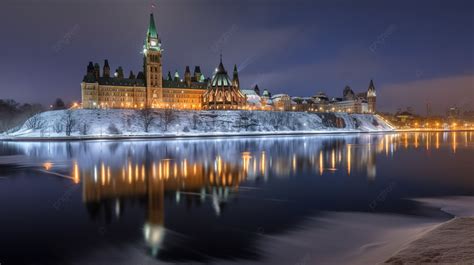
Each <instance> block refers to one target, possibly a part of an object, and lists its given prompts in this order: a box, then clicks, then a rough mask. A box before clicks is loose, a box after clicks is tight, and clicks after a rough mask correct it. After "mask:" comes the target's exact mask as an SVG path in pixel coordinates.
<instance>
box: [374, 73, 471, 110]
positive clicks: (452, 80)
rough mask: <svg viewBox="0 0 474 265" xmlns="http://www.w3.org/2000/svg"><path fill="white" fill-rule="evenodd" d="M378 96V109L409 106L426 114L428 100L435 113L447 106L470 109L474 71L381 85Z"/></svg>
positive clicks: (394, 108)
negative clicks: (472, 72)
mask: <svg viewBox="0 0 474 265" xmlns="http://www.w3.org/2000/svg"><path fill="white" fill-rule="evenodd" d="M377 96H378V106H379V109H381V110H387V111H394V110H396V109H397V108H399V107H407V106H411V107H413V108H414V109H415V111H417V112H418V113H420V114H426V109H425V106H426V103H427V102H430V103H431V106H432V109H433V111H434V112H435V113H438V114H443V113H444V112H445V111H446V109H447V108H448V107H450V106H457V107H461V108H463V109H466V110H467V109H472V108H473V107H474V74H468V75H457V76H448V77H441V78H434V79H425V80H417V81H411V82H405V83H398V84H389V85H382V86H381V87H380V88H379V89H378V94H377Z"/></svg>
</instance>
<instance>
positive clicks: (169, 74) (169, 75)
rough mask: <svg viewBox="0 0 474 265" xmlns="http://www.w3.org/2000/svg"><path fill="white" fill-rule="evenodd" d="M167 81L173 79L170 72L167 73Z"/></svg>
mask: <svg viewBox="0 0 474 265" xmlns="http://www.w3.org/2000/svg"><path fill="white" fill-rule="evenodd" d="M168 81H173V77H171V72H170V71H168Z"/></svg>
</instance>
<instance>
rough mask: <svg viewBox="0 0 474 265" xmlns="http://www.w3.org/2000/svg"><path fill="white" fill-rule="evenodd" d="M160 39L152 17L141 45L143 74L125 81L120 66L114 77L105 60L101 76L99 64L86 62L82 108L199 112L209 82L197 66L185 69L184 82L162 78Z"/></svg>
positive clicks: (169, 77)
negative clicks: (170, 109) (168, 109)
mask: <svg viewBox="0 0 474 265" xmlns="http://www.w3.org/2000/svg"><path fill="white" fill-rule="evenodd" d="M162 55H163V49H162V47H161V40H160V38H159V36H158V33H157V30H156V26H155V21H154V18H153V14H151V15H150V23H149V26H148V31H147V34H146V38H145V42H144V45H143V71H140V72H139V73H138V74H137V75H135V74H134V73H133V72H132V71H131V72H130V74H129V76H128V78H126V77H125V76H124V73H123V69H122V67H118V68H117V70H116V71H115V72H114V74H113V75H111V73H110V66H109V62H108V60H105V62H104V66H103V69H102V73H101V71H100V66H99V64H98V63H95V64H93V63H92V62H90V63H89V65H88V67H87V73H86V75H85V76H84V79H83V81H82V83H81V91H82V107H83V108H87V109H90V108H133V109H140V108H174V109H202V96H203V94H204V92H205V91H206V90H207V85H208V82H209V79H206V78H205V77H204V75H203V74H202V73H201V69H200V67H199V66H196V67H195V69H194V74H193V75H191V71H190V69H189V66H188V67H186V71H185V74H184V79H181V78H180V77H179V74H175V76H174V78H172V77H171V75H170V74H168V78H167V79H164V78H163V70H162V67H163V65H162Z"/></svg>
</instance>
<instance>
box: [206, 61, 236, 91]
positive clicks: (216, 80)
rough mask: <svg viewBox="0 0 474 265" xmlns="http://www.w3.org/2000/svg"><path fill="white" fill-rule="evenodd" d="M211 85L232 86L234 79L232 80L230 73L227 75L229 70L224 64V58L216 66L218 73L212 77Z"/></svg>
mask: <svg viewBox="0 0 474 265" xmlns="http://www.w3.org/2000/svg"><path fill="white" fill-rule="evenodd" d="M211 86H232V81H230V78H229V75H227V71H226V70H225V68H224V65H223V64H222V58H221V62H220V63H219V66H218V67H217V68H216V73H215V74H214V76H213V77H212V81H211Z"/></svg>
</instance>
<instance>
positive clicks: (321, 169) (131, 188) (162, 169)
mask: <svg viewBox="0 0 474 265" xmlns="http://www.w3.org/2000/svg"><path fill="white" fill-rule="evenodd" d="M462 142H464V144H463V143H462ZM472 142H473V137H472V132H454V133H449V134H448V133H441V132H434V133H400V134H385V135H370V134H366V135H358V136H345V137H343V136H341V137H337V136H330V137H329V136H319V137H288V138H278V139H273V138H268V139H267V138H264V139H246V140H238V139H230V140H225V141H224V140H211V141H208V140H206V141H143V142H140V141H138V142H133V141H130V142H89V143H54V144H51V143H48V148H44V146H42V145H44V143H43V144H41V143H38V144H35V143H32V144H29V145H23V146H26V150H25V153H27V154H28V155H29V156H33V157H34V156H36V157H38V158H41V159H44V160H43V161H42V163H43V164H44V165H45V166H44V168H45V169H46V170H54V165H55V163H53V162H54V161H53V162H51V161H52V160H53V158H55V159H58V160H61V159H63V160H64V159H65V158H70V161H72V165H71V172H70V174H71V180H72V181H73V183H77V184H82V192H83V193H82V198H83V202H84V203H85V204H86V205H87V206H88V207H89V208H91V209H93V210H92V214H94V213H93V212H94V206H93V205H101V204H105V203H110V202H111V201H112V202H115V203H114V205H113V207H102V208H104V209H105V208H106V210H108V211H113V212H115V215H116V216H117V217H120V215H121V212H122V210H123V209H122V207H124V205H123V200H127V199H131V198H146V207H147V218H146V222H145V224H144V225H143V236H144V240H145V242H146V244H147V246H148V248H149V249H150V250H151V253H152V254H153V255H156V254H157V253H158V251H159V249H160V248H161V245H162V244H163V240H164V237H165V233H166V229H165V216H164V213H165V196H166V195H167V194H171V195H172V196H171V197H173V198H175V200H176V203H180V202H181V200H196V199H197V200H199V201H200V202H201V203H209V204H210V205H211V206H212V208H213V210H214V212H215V214H216V215H217V216H219V215H221V214H223V213H222V207H223V206H224V205H225V204H226V203H228V201H229V198H231V197H232V196H235V195H236V194H237V193H238V191H239V189H241V188H242V185H245V184H244V183H246V182H247V183H251V182H254V181H262V180H263V182H266V181H271V180H272V179H278V178H291V177H300V176H301V175H306V176H308V175H309V176H314V177H318V176H330V175H332V174H342V175H347V176H351V177H352V175H356V173H357V176H360V175H365V176H366V177H367V180H368V181H374V180H375V178H376V175H377V168H376V161H377V158H378V159H382V158H383V159H391V158H392V157H393V156H394V154H395V153H396V152H397V150H401V149H409V148H413V149H416V150H418V151H423V152H425V151H426V152H430V150H431V149H432V148H435V149H440V148H441V147H442V146H447V145H449V146H450V148H449V150H450V151H451V152H452V153H453V154H455V153H456V152H457V151H459V148H460V147H463V146H464V147H467V146H468V145H470V144H472ZM11 144H12V145H14V143H11ZM45 150H46V151H45ZM44 152H46V153H44ZM99 208H100V207H99ZM107 215H110V214H106V216H107Z"/></svg>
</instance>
